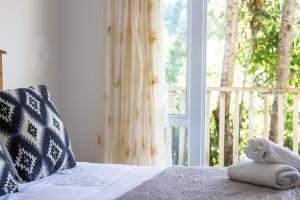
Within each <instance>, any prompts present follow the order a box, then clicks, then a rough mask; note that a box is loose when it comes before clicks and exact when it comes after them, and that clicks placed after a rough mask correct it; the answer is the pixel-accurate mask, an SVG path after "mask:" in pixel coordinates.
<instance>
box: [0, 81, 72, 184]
mask: <svg viewBox="0 0 300 200" xmlns="http://www.w3.org/2000/svg"><path fill="white" fill-rule="evenodd" d="M0 136H1V139H2V143H3V148H4V152H5V153H6V152H7V154H8V155H7V157H8V160H9V161H10V162H11V166H12V168H13V169H14V172H15V175H16V176H17V177H18V178H19V179H20V181H22V182H28V181H33V180H36V179H39V178H43V177H46V176H49V175H51V174H53V173H55V172H56V171H58V170H62V169H68V168H72V167H74V166H75V165H76V162H75V159H74V155H73V152H72V149H71V142H70V138H69V136H68V133H67V130H66V129H65V127H64V123H63V121H62V120H61V118H60V117H59V114H58V112H57V109H56V108H55V106H54V104H53V102H52V99H51V95H50V92H49V91H48V89H47V87H46V86H45V85H40V86H36V87H30V88H21V89H15V90H7V91H3V92H0Z"/></svg>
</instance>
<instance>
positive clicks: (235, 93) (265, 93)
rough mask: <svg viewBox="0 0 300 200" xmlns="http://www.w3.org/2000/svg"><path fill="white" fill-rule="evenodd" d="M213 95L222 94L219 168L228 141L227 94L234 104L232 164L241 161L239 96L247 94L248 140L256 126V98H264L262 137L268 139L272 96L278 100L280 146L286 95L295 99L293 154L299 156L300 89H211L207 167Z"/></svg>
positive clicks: (208, 105) (207, 117)
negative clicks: (270, 99)
mask: <svg viewBox="0 0 300 200" xmlns="http://www.w3.org/2000/svg"><path fill="white" fill-rule="evenodd" d="M213 92H216V93H218V95H219V97H220V98H219V107H220V112H219V124H218V125H219V130H218V133H219V152H218V153H219V166H223V165H224V142H225V138H224V136H225V94H226V93H231V96H232V97H231V99H232V101H231V102H234V103H233V104H232V106H233V134H232V135H233V147H232V148H233V149H232V152H233V155H232V157H233V163H236V162H237V161H238V160H239V133H240V130H239V128H240V124H239V123H240V119H239V118H240V110H239V109H240V96H241V95H242V94H246V93H248V95H247V96H248V97H249V99H248V100H247V101H248V118H249V119H248V138H252V137H253V125H254V124H253V123H254V111H255V107H256V105H255V106H254V95H258V94H259V95H262V98H263V122H262V123H263V130H262V131H261V132H262V135H261V137H264V138H268V137H269V119H270V114H269V108H270V105H269V96H270V95H274V94H276V95H277V97H278V103H277V104H278V124H277V126H278V127H277V129H278V138H277V140H278V144H279V145H283V133H284V116H285V114H284V104H285V103H286V102H285V96H286V95H287V94H290V95H292V96H293V100H294V104H293V151H294V152H296V153H298V137H299V136H298V133H299V131H298V126H299V121H298V120H299V119H298V115H299V110H298V102H299V97H298V94H299V93H300V88H286V89H275V88H254V87H253V88H241V87H208V88H207V93H206V130H205V161H204V163H205V165H207V166H208V165H209V155H210V127H211V124H210V113H211V109H210V108H211V100H210V98H211V94H212V93H213Z"/></svg>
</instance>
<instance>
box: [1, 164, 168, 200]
mask: <svg viewBox="0 0 300 200" xmlns="http://www.w3.org/2000/svg"><path fill="white" fill-rule="evenodd" d="M164 169H165V168H163V167H142V166H133V165H113V164H95V163H83V162H78V163H77V165H76V167H75V168H72V169H67V170H63V171H60V172H58V173H56V174H53V175H51V176H49V177H46V178H43V179H40V180H37V181H33V182H30V183H25V184H21V185H20V188H19V190H20V191H19V192H18V193H13V194H9V195H6V196H2V197H1V198H0V200H4V199H5V200H89V199H91V200H93V199H97V200H108V199H115V198H117V197H119V196H121V195H122V194H125V193H126V192H128V191H130V190H131V189H133V188H134V187H136V186H138V185H140V184H141V183H143V182H145V181H146V180H148V179H150V178H152V177H153V176H155V175H157V174H158V173H160V172H161V171H162V170H164Z"/></svg>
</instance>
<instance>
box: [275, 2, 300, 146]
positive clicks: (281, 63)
mask: <svg viewBox="0 0 300 200" xmlns="http://www.w3.org/2000/svg"><path fill="white" fill-rule="evenodd" d="M296 4H297V0H285V2H284V6H283V11H282V19H281V26H280V31H279V41H278V56H277V65H276V88H278V89H283V88H286V87H287V86H288V83H289V78H290V71H289V66H290V61H291V47H292V39H293V34H294V30H293V25H294V22H295V19H294V18H295V8H296ZM277 127H278V96H277V95H275V98H274V101H273V105H272V113H271V122H270V134H269V139H270V140H272V141H274V142H277V139H278V129H277Z"/></svg>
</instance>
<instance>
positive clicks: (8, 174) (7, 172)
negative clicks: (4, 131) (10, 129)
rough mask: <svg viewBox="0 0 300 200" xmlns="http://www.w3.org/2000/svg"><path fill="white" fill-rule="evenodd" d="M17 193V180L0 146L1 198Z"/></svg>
mask: <svg viewBox="0 0 300 200" xmlns="http://www.w3.org/2000/svg"><path fill="white" fill-rule="evenodd" d="M17 191H18V183H17V180H16V179H15V177H14V174H13V171H12V170H11V168H10V165H9V163H8V161H7V159H6V156H5V155H4V153H3V151H2V148H1V146H0V196H2V195H5V194H8V193H13V192H17Z"/></svg>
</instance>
